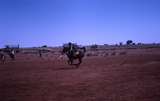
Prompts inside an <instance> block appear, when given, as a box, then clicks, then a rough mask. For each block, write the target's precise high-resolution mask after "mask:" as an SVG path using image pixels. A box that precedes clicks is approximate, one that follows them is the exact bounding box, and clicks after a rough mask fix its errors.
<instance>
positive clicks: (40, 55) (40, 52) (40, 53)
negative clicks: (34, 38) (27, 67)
mask: <svg viewBox="0 0 160 101" xmlns="http://www.w3.org/2000/svg"><path fill="white" fill-rule="evenodd" d="M38 53H39V57H42V50H40V49H39V50H38Z"/></svg>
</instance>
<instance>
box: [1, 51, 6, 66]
mask: <svg viewBox="0 0 160 101" xmlns="http://www.w3.org/2000/svg"><path fill="white" fill-rule="evenodd" d="M5 59H6V57H5V55H4V53H3V52H2V51H0V60H1V61H2V63H3V64H4V63H5Z"/></svg>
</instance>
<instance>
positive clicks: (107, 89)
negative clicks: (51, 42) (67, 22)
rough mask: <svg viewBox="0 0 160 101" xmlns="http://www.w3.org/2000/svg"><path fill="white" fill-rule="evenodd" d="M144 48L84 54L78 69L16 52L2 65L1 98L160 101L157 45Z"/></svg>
mask: <svg viewBox="0 0 160 101" xmlns="http://www.w3.org/2000/svg"><path fill="white" fill-rule="evenodd" d="M145 52H146V51H145ZM145 52H144V50H141V49H140V50H137V51H136V50H135V51H134V50H131V51H130V53H131V54H126V55H115V56H105V57H102V56H101V57H100V56H90V57H85V58H84V60H83V63H82V64H81V65H80V67H79V68H76V67H74V66H69V65H68V64H67V63H66V60H57V59H56V58H55V57H54V56H53V55H52V54H50V55H47V57H45V58H43V59H39V58H38V56H37V55H36V54H22V53H20V54H17V59H16V60H15V61H11V60H8V61H7V63H6V64H0V78H1V79H0V101H160V49H150V50H149V51H148V53H147V52H146V53H145Z"/></svg>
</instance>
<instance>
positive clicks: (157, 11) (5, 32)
mask: <svg viewBox="0 0 160 101" xmlns="http://www.w3.org/2000/svg"><path fill="white" fill-rule="evenodd" d="M159 27H160V0H0V47H3V46H4V45H7V44H9V45H16V44H19V45H20V46H21V47H32V46H42V45H48V46H58V45H62V44H63V43H67V42H75V43H77V44H81V45H90V44H114V43H119V42H123V43H125V42H126V41H127V40H133V42H135V43H138V42H142V43H159V42H160V28H159Z"/></svg>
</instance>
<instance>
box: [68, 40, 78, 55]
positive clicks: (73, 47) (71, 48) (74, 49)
mask: <svg viewBox="0 0 160 101" xmlns="http://www.w3.org/2000/svg"><path fill="white" fill-rule="evenodd" d="M68 45H69V53H70V54H71V56H73V55H74V54H75V53H76V52H77V47H76V46H75V45H74V44H73V43H71V42H69V43H68Z"/></svg>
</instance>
